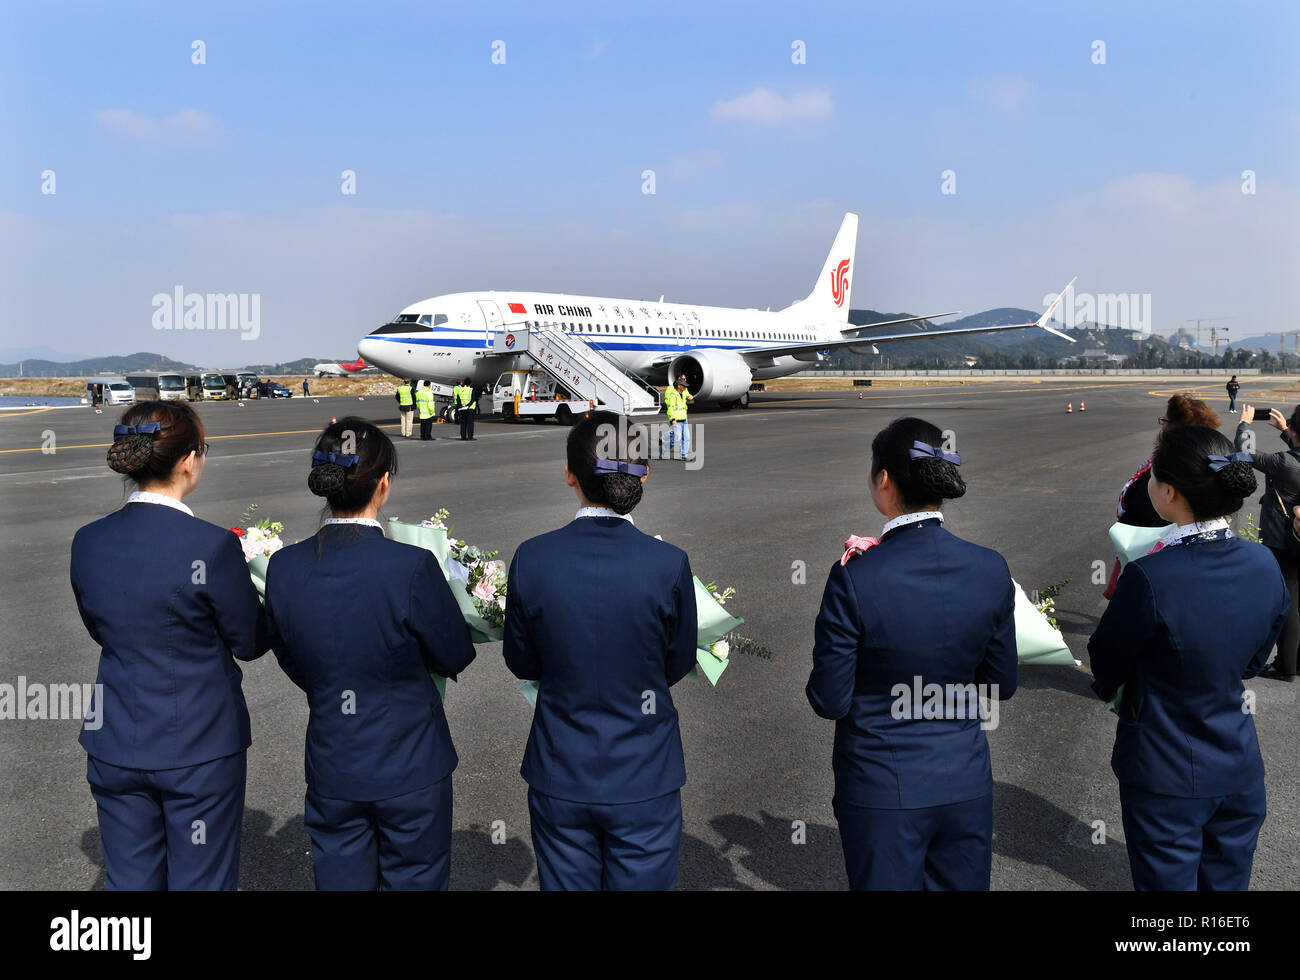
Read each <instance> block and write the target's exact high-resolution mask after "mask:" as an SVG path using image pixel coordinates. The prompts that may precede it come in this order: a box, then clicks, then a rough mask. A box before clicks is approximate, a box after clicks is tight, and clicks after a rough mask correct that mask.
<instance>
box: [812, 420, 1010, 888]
mask: <svg viewBox="0 0 1300 980" xmlns="http://www.w3.org/2000/svg"><path fill="white" fill-rule="evenodd" d="M942 441H943V435H942V433H941V432H940V431H939V429H938V428H936V427H935V426H933V425H931V424H930V423H929V422H925V421H923V420H921V419H917V418H902V419H898V420H896V421H895V422H893V423H892V424H891V425H890V426H889V427H888V428H886V429H883V430H882V431H881V432H879V433H878V434H877V435H876V437H875V439H874V440H872V443H871V480H870V487H871V501H872V503H873V504H875V506H876V509H877V510H878V511H880V513H881V514H882V515H884V517H885V518H886V522H885V526H884V530H883V532H882V533H881V535H880V538H879V539H875V538H856V537H854V538H850V539H849V541H848V542H846V548H847V550H846V552H845V555H844V557H843V558H842V559H841V560H840V561H838V562H836V563H835V564H834V565H833V566H831V573H830V577H829V578H828V579H827V582H826V591H825V593H824V595H823V596H822V605H821V611H820V612H819V613H818V616H817V627H816V638H815V643H814V647H813V669H812V675H811V676H810V677H809V678H808V687H807V695H808V701H809V703H810V704H811V705H812V708H813V710H814V711H815V712H817V714H818V715H820V716H821V717H823V718H829V719H832V720H834V722H835V749H834V754H833V757H832V759H833V766H834V770H835V797H834V801H833V805H834V809H835V818H836V820H837V821H838V822H839V826H840V841H841V843H842V845H843V848H844V865H845V869H846V871H847V872H848V878H849V887H850V888H853V889H855V890H859V889H873V890H875V889H885V890H895V891H902V890H908V891H911V890H920V889H926V890H931V889H958V890H972V891H975V890H987V889H988V888H989V879H990V876H991V873H992V860H993V858H992V854H993V851H992V840H993V774H992V769H991V765H990V761H989V747H988V741H987V739H986V738H985V735H984V728H985V727H986V725H987V721H986V720H985V717H984V716H982V714H981V708H980V704H979V696H984V697H986V698H992V699H994V700H997V699H1006V698H1009V697H1011V695H1012V694H1014V693H1015V690H1016V684H1017V681H1018V676H1019V668H1018V665H1017V662H1016V633H1015V624H1014V621H1013V619H1012V612H1013V609H1014V605H1015V590H1014V586H1013V585H1012V583H1011V575H1010V573H1009V572H1008V570H1007V563H1006V562H1005V561H1004V560H1003V559H1002V556H1001V555H999V554H998V553H997V552H995V551H990V550H989V549H988V548H982V547H980V546H978V545H974V544H971V543H969V542H967V541H963V540H962V539H961V538H958V537H956V536H955V535H953V534H951V533H949V531H948V530H947V529H946V528H945V527H944V518H943V514H942V513H941V512H940V510H939V507H940V506H941V504H942V503H943V501H945V500H951V499H954V498H956V497H960V496H962V495H963V494H965V492H966V484H965V483H964V481H963V480H962V478H961V474H960V472H959V471H958V466H959V465H960V464H961V457H960V456H959V455H958V454H956V453H952V452H947V451H945V450H944V449H943V448H942ZM936 685H937V687H936ZM935 690H939V691H940V694H939V696H938V697H937V698H936V697H935V696H934V695H933V692H934V691H935ZM987 717H993V716H991V715H989V716H987Z"/></svg>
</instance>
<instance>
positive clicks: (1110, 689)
mask: <svg viewBox="0 0 1300 980" xmlns="http://www.w3.org/2000/svg"><path fill="white" fill-rule="evenodd" d="M1290 602H1291V597H1290V594H1289V593H1288V592H1287V589H1286V584H1285V583H1284V582H1283V580H1282V573H1281V571H1279V570H1278V566H1277V561H1276V560H1275V559H1274V558H1273V556H1272V555H1271V554H1270V553H1269V551H1268V549H1267V548H1264V547H1262V546H1261V545H1258V544H1254V543H1253V542H1250V541H1242V540H1241V539H1240V538H1226V539H1222V540H1218V541H1198V542H1192V543H1188V544H1180V545H1175V546H1174V547H1170V548H1165V549H1163V550H1162V551H1157V552H1156V553H1155V554H1153V555H1144V556H1142V557H1141V558H1138V559H1136V560H1135V561H1131V562H1129V563H1128V564H1127V565H1126V566H1125V567H1124V573H1123V574H1122V575H1121V576H1120V579H1119V586H1118V587H1117V588H1116V590H1115V596H1114V598H1112V599H1111V600H1110V605H1109V606H1107V607H1106V612H1105V614H1104V615H1103V616H1102V617H1101V622H1100V623H1098V624H1097V629H1096V632H1094V633H1093V634H1092V639H1090V640H1089V641H1088V656H1089V658H1090V660H1091V662H1092V674H1093V676H1094V677H1095V678H1096V681H1095V682H1094V683H1093V685H1092V687H1093V690H1094V691H1096V692H1097V694H1098V696H1099V697H1101V698H1102V699H1103V700H1106V701H1109V700H1110V699H1111V698H1113V697H1114V696H1115V692H1116V691H1117V690H1119V686H1120V685H1121V684H1127V687H1125V689H1124V700H1123V702H1122V704H1121V707H1120V712H1119V726H1118V731H1117V732H1116V735H1115V748H1114V751H1113V752H1112V753H1111V768H1112V769H1114V771H1115V775H1116V776H1117V777H1119V781H1120V783H1121V784H1124V785H1128V786H1133V787H1136V788H1139V789H1143V790H1146V791H1147V792H1150V793H1159V794H1161V795H1164V796H1181V797H1184V798H1188V799H1194V798H1201V797H1211V796H1230V795H1233V794H1236V793H1242V792H1246V791H1247V790H1250V789H1253V788H1255V787H1257V786H1259V785H1260V784H1261V782H1262V781H1263V779H1264V763H1263V760H1262V759H1261V758H1260V754H1259V741H1258V739H1257V738H1256V737H1255V721H1254V719H1253V717H1252V716H1251V714H1250V713H1249V712H1247V711H1244V710H1243V702H1242V692H1243V690H1244V688H1243V685H1242V683H1241V680H1242V678H1243V677H1254V676H1255V675H1256V674H1258V673H1259V672H1260V670H1262V669H1263V667H1264V663H1265V661H1266V660H1267V659H1268V654H1269V651H1270V650H1272V649H1273V644H1274V643H1276V642H1277V638H1278V634H1279V633H1281V631H1282V621H1283V620H1284V619H1285V618H1286V614H1287V609H1288V607H1289V605H1290Z"/></svg>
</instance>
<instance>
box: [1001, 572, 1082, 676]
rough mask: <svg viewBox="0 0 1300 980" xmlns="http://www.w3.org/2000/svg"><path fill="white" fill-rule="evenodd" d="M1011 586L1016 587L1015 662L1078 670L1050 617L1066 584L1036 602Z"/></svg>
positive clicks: (1051, 590)
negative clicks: (1075, 668)
mask: <svg viewBox="0 0 1300 980" xmlns="http://www.w3.org/2000/svg"><path fill="white" fill-rule="evenodd" d="M1011 584H1012V585H1014V586H1015V587H1016V606H1015V621H1016V659H1017V660H1018V661H1019V662H1020V663H1022V664H1041V665H1047V666H1054V667H1078V666H1081V664H1080V662H1079V661H1078V660H1075V659H1074V654H1072V653H1071V652H1070V648H1069V647H1068V646H1067V645H1066V643H1065V637H1064V636H1062V635H1061V631H1060V629H1059V628H1058V627H1057V624H1056V620H1055V619H1053V618H1052V617H1051V613H1053V612H1055V611H1056V597H1057V596H1058V595H1059V594H1060V592H1061V587H1062V586H1063V585H1065V583H1064V582H1062V583H1060V584H1059V585H1053V586H1051V587H1050V588H1047V589H1044V590H1043V591H1042V592H1041V593H1040V594H1039V597H1038V601H1037V602H1033V601H1031V600H1030V598H1029V597H1028V596H1027V595H1025V590H1024V589H1022V588H1021V587H1020V583H1019V582H1017V581H1016V580H1015V579H1012V580H1011Z"/></svg>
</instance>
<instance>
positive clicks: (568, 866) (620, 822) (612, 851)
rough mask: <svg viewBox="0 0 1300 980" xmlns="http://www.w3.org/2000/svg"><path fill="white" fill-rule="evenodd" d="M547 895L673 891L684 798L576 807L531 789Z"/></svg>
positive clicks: (535, 839)
mask: <svg viewBox="0 0 1300 980" xmlns="http://www.w3.org/2000/svg"><path fill="white" fill-rule="evenodd" d="M528 813H529V815H530V816H531V818H532V828H533V853H534V854H535V855H536V857H537V877H538V879H539V881H540V883H541V888H542V891H671V890H672V889H674V888H676V887H677V857H678V854H679V853H680V851H681V846H682V794H681V791H680V790H673V791H672V792H671V793H668V794H666V795H664V796H657V797H655V798H654V799H652V800H646V801H645V802H643V803H573V802H571V801H569V800H561V799H557V798H556V797H554V796H547V795H546V794H544V793H539V792H537V791H536V790H533V789H530V790H529V791H528Z"/></svg>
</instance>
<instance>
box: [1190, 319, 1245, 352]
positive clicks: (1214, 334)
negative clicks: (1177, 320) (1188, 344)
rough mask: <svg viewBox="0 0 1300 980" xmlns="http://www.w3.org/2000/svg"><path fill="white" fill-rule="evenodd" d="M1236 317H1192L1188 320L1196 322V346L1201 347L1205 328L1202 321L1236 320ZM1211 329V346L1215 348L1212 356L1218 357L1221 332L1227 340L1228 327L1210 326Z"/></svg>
mask: <svg viewBox="0 0 1300 980" xmlns="http://www.w3.org/2000/svg"><path fill="white" fill-rule="evenodd" d="M1234 319H1236V317H1231V316H1198V317H1195V318H1193V319H1191V320H1188V321H1187V322H1188V323H1194V324H1196V328H1195V331H1196V346H1197V347H1198V348H1199V347H1200V346H1201V331H1202V330H1203V329H1204V328H1203V327H1202V326H1201V324H1202V323H1213V322H1215V321H1217V320H1234ZM1209 331H1210V344H1211V346H1212V348H1213V352H1212V356H1214V357H1218V356H1219V334H1223V339H1224V340H1225V341H1226V340H1227V339H1228V328H1227V327H1210V328H1209Z"/></svg>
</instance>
